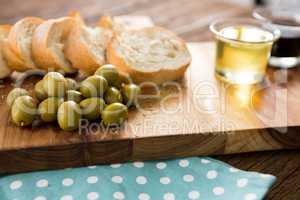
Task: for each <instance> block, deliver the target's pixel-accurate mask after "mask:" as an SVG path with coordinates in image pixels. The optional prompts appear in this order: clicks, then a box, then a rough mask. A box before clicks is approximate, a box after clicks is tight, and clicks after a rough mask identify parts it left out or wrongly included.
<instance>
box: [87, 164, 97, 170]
mask: <svg viewBox="0 0 300 200" xmlns="http://www.w3.org/2000/svg"><path fill="white" fill-rule="evenodd" d="M96 167H97V166H96V165H92V166H88V168H89V169H95V168H96Z"/></svg>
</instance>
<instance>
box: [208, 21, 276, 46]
mask: <svg viewBox="0 0 300 200" xmlns="http://www.w3.org/2000/svg"><path fill="white" fill-rule="evenodd" d="M228 22H231V23H237V24H239V25H252V26H255V27H258V28H260V29H263V30H265V31H268V32H269V33H271V34H272V35H273V38H272V39H269V40H265V41H243V40H239V39H233V38H229V37H225V36H224V35H222V34H221V33H220V31H219V30H217V26H218V25H222V24H225V23H228ZM265 24H266V23H264V22H262V21H259V20H257V19H254V18H246V17H245V18H226V19H217V20H215V21H213V22H212V23H211V24H210V26H209V29H210V31H211V32H212V33H213V34H214V35H215V36H217V37H219V38H221V39H224V40H228V41H234V42H237V43H242V44H265V43H271V42H274V41H276V40H278V39H279V37H280V30H279V29H278V28H274V27H268V28H269V29H272V30H268V29H267V28H266V27H265V26H264V25H265Z"/></svg>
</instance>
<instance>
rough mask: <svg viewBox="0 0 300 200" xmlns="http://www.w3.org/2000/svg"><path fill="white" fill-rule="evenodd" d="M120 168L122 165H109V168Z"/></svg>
mask: <svg viewBox="0 0 300 200" xmlns="http://www.w3.org/2000/svg"><path fill="white" fill-rule="evenodd" d="M121 166H122V165H121V164H119V163H116V164H111V165H110V167H111V168H119V167H121Z"/></svg>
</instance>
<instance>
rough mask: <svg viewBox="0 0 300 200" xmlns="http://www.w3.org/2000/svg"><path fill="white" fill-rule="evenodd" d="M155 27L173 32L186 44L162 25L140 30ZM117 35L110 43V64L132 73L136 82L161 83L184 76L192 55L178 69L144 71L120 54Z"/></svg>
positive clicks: (108, 58) (108, 53)
mask: <svg viewBox="0 0 300 200" xmlns="http://www.w3.org/2000/svg"><path fill="white" fill-rule="evenodd" d="M153 29H154V30H155V31H166V32H169V33H170V34H172V35H173V36H174V38H176V39H177V40H178V41H180V42H182V44H184V45H185V46H186V44H185V42H184V41H183V40H182V39H181V38H179V37H177V36H176V35H175V34H174V33H173V32H171V31H169V30H166V29H164V28H161V27H151V28H144V29H142V30H138V31H145V32H149V31H153ZM135 31H137V30H135ZM116 37H117V35H116V36H115V37H114V39H112V40H111V41H110V43H109V44H108V47H107V60H108V62H109V63H110V64H113V65H115V66H116V67H117V68H118V69H119V70H120V71H122V72H123V73H126V74H128V75H130V77H131V78H132V79H133V81H134V82H135V83H139V84H140V83H143V82H152V83H155V84H158V85H160V84H162V83H163V82H166V81H173V80H177V79H180V78H182V77H183V76H184V73H185V71H186V69H187V68H188V66H189V64H190V62H191V57H190V58H189V61H188V62H187V63H186V64H184V65H182V66H180V67H178V68H176V69H167V68H161V69H160V70H158V71H153V72H143V71H140V70H137V69H136V68H134V67H133V66H130V65H128V64H127V63H126V61H125V59H124V58H123V56H122V55H119V54H118V52H117V51H116V49H115V48H114V42H116V40H115V38H116Z"/></svg>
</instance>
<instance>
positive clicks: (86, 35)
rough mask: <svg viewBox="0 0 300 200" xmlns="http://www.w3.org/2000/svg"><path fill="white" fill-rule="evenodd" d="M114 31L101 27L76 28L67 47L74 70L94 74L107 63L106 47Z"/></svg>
mask: <svg viewBox="0 0 300 200" xmlns="http://www.w3.org/2000/svg"><path fill="white" fill-rule="evenodd" d="M112 35H113V33H112V31H110V30H108V29H105V28H101V27H95V28H91V27H87V26H84V25H83V26H76V27H75V28H73V30H72V32H71V33H70V36H69V38H68V41H67V43H66V46H65V55H66V57H67V59H69V60H70V61H71V63H72V65H73V67H74V68H76V69H79V70H80V71H81V72H82V73H83V74H86V75H90V74H93V73H94V72H95V71H96V70H97V69H98V68H99V67H100V66H101V65H103V64H105V62H106V58H105V56H106V47H107V45H108V42H109V41H110V40H111V38H112Z"/></svg>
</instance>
